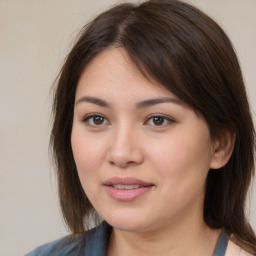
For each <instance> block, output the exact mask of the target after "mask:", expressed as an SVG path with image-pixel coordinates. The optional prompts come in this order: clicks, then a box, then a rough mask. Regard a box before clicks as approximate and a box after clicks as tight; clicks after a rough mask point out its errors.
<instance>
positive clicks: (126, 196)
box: [104, 177, 154, 202]
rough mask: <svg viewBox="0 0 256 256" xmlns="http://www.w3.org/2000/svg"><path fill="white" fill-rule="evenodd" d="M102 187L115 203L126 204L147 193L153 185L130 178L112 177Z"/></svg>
mask: <svg viewBox="0 0 256 256" xmlns="http://www.w3.org/2000/svg"><path fill="white" fill-rule="evenodd" d="M104 186H105V188H106V191H107V193H108V195H109V196H110V197H112V198H113V199H115V200H117V201H122V202H127V201H132V200H135V199H136V198H138V197H139V196H141V195H143V194H144V193H146V192H149V191H150V190H151V189H152V188H153V186H154V184H152V183H147V182H144V181H141V180H139V179H135V178H131V177H126V178H120V177H113V178H110V179H108V180H107V181H106V182H104Z"/></svg>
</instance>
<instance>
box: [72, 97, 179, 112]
mask: <svg viewBox="0 0 256 256" xmlns="http://www.w3.org/2000/svg"><path fill="white" fill-rule="evenodd" d="M82 102H89V103H92V104H95V105H98V106H100V107H108V108H110V107H111V105H110V104H109V103H108V102H107V101H105V100H103V99H99V98H96V97H91V96H85V97H82V98H80V99H79V100H78V101H77V102H76V104H79V103H82ZM161 103H174V104H178V105H182V102H181V101H180V100H178V99H175V98H153V99H148V100H144V101H140V102H138V103H136V104H135V106H136V108H137V109H141V108H147V107H150V106H153V105H157V104H161Z"/></svg>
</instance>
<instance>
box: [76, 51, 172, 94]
mask: <svg viewBox="0 0 256 256" xmlns="http://www.w3.org/2000/svg"><path fill="white" fill-rule="evenodd" d="M88 93H90V94H99V93H103V94H106V93H108V94H111V96H115V95H116V94H117V95H118V97H120V96H121V95H123V96H126V97H134V98H137V97H140V96H141V97H142V96H147V97H153V96H154V97H155V96H161V97H163V96H165V97H167V96H172V97H175V96H174V94H173V93H171V92H170V91H169V90H167V89H166V88H165V87H164V86H163V85H161V84H160V83H158V82H156V81H155V80H153V79H149V78H146V77H145V76H144V75H143V74H142V73H141V71H140V70H139V69H138V68H137V66H136V65H135V64H134V63H133V62H132V60H131V59H130V57H129V55H128V54H127V52H126V51H125V50H124V49H123V48H121V47H120V48H108V49H106V50H104V51H102V52H101V53H100V54H98V55H97V56H96V57H95V58H94V59H93V60H92V61H91V62H90V63H89V64H88V65H87V66H86V68H85V69H84V71H83V72H82V74H81V77H80V79H79V82H78V85H77V91H76V98H77V97H80V96H82V95H83V94H88Z"/></svg>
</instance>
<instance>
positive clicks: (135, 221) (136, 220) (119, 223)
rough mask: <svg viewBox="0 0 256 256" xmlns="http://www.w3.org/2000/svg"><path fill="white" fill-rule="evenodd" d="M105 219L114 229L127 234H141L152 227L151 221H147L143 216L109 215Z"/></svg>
mask: <svg viewBox="0 0 256 256" xmlns="http://www.w3.org/2000/svg"><path fill="white" fill-rule="evenodd" d="M104 219H105V220H106V222H107V223H108V224H109V225H111V226H112V227H113V228H116V229H119V230H123V231H127V232H141V231H143V230H147V229H148V228H149V227H150V226H151V225H150V221H149V220H146V218H145V217H144V216H143V215H140V214H128V213H127V212H126V213H125V214H121V213H119V214H113V215H109V214H108V216H106V218H104Z"/></svg>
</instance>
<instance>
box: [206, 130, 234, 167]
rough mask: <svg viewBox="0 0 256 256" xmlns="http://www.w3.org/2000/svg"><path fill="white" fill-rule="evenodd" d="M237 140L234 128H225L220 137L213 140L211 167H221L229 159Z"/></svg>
mask: <svg viewBox="0 0 256 256" xmlns="http://www.w3.org/2000/svg"><path fill="white" fill-rule="evenodd" d="M235 141H236V134H235V132H234V130H233V129H224V130H222V131H221V133H220V135H219V136H218V138H217V139H216V140H215V141H214V142H213V155H212V160H211V165H210V168H211V169H219V168H222V167H223V166H225V165H226V164H227V162H228V161H229V159H230V157H231V155H232V152H233V149H234V146H235Z"/></svg>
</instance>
